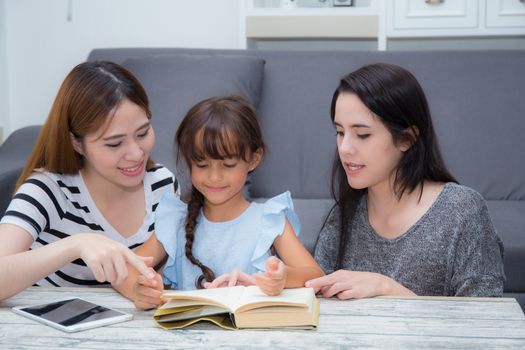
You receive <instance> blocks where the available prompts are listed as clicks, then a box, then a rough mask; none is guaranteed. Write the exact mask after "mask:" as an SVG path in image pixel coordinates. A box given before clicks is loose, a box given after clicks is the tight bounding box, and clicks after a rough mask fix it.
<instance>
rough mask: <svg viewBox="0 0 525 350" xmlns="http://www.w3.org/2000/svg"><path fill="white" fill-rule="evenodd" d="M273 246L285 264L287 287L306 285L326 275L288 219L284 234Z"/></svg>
mask: <svg viewBox="0 0 525 350" xmlns="http://www.w3.org/2000/svg"><path fill="white" fill-rule="evenodd" d="M273 246H274V248H275V250H276V251H277V254H278V255H279V257H280V258H281V260H282V261H283V262H284V264H285V266H284V270H285V273H286V284H285V288H297V287H304V283H305V282H306V281H308V280H310V279H312V278H316V277H320V276H323V275H324V272H323V270H322V269H321V267H320V266H319V265H318V264H317V262H316V261H315V260H314V258H313V257H312V255H311V254H310V253H309V252H308V250H306V248H305V247H304V246H303V244H302V243H301V241H300V240H299V238H297V236H296V234H295V232H294V231H293V229H292V226H291V225H290V223H289V222H288V220H285V224H284V232H283V234H282V235H281V236H279V237H277V238H276V239H275V241H274V243H273Z"/></svg>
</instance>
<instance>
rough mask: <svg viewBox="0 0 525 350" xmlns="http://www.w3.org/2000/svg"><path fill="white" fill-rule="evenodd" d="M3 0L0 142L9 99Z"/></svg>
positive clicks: (0, 14)
mask: <svg viewBox="0 0 525 350" xmlns="http://www.w3.org/2000/svg"><path fill="white" fill-rule="evenodd" d="M5 8H6V7H5V0H0V130H2V132H1V133H0V143H1V142H2V141H3V138H4V137H5V134H6V130H7V129H8V128H9V123H8V122H9V104H8V102H9V99H8V96H7V94H8V89H7V42H6V38H7V33H6V29H7V26H6V15H5V12H6V11H5Z"/></svg>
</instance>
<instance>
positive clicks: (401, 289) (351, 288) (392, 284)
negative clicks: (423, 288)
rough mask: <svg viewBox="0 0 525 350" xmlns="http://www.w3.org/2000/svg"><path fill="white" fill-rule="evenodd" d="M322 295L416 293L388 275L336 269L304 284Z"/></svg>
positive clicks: (365, 296)
mask: <svg viewBox="0 0 525 350" xmlns="http://www.w3.org/2000/svg"><path fill="white" fill-rule="evenodd" d="M305 285H306V286H307V287H312V288H314V289H315V291H316V293H317V292H318V293H321V294H322V295H323V297H325V298H330V297H333V296H336V297H337V298H339V299H354V298H356V299H357V298H368V297H375V296H379V295H392V296H403V295H416V294H415V293H414V292H412V291H411V290H410V289H408V288H406V287H405V286H403V285H402V284H400V283H398V282H396V281H395V280H393V279H392V278H390V277H387V276H385V275H382V274H379V273H374V272H361V271H349V270H338V271H335V272H334V273H331V274H329V275H326V276H323V277H319V278H316V279H313V280H310V281H307V282H306V284H305Z"/></svg>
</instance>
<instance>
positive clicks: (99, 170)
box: [0, 62, 174, 300]
mask: <svg viewBox="0 0 525 350" xmlns="http://www.w3.org/2000/svg"><path fill="white" fill-rule="evenodd" d="M150 119H151V112H150V110H149V106H148V97H147V95H146V92H145V91H144V89H143V87H142V85H141V84H140V82H139V81H138V80H137V79H136V78H135V77H134V76H133V75H132V74H131V73H130V72H129V71H127V70H126V69H124V68H123V67H121V66H119V65H117V64H114V63H111V62H86V63H82V64H79V65H78V66H76V67H75V68H74V69H73V70H72V71H71V72H70V73H69V74H68V76H67V77H66V79H65V80H64V82H63V83H62V86H61V87H60V90H59V91H58V94H57V97H56V99H55V102H54V103H53V107H52V108H51V111H50V113H49V117H48V118H47V120H46V122H45V124H44V125H43V127H42V130H41V132H40V135H39V137H38V139H37V140H36V143H35V146H34V148H33V151H32V153H31V155H30V157H29V159H28V161H27V163H26V166H25V168H24V170H23V172H22V175H21V176H20V178H19V180H18V183H17V186H16V193H15V196H14V197H13V199H12V201H11V203H10V205H9V207H8V209H7V211H6V213H5V215H4V216H3V217H2V221H1V224H0V286H1V288H0V300H1V299H4V298H7V297H9V296H11V295H13V294H15V293H18V292H20V291H21V290H23V289H24V288H26V287H28V286H31V285H32V284H35V283H36V284H38V285H45V286H78V287H86V286H109V283H108V282H115V283H117V284H119V283H121V281H122V280H123V279H124V278H125V277H126V275H127V269H126V262H128V263H129V264H130V265H132V266H134V268H135V269H138V270H139V271H142V272H143V273H145V274H147V273H149V272H148V267H147V266H146V264H145V263H144V262H143V261H142V259H141V258H140V257H138V256H136V255H135V254H133V252H132V251H131V250H130V249H129V248H134V247H136V246H138V245H140V244H142V243H143V242H144V241H145V240H146V239H148V238H149V236H150V235H151V233H152V231H153V219H154V215H153V214H154V211H155V207H156V205H157V203H158V201H159V200H160V198H161V196H162V195H163V194H164V193H166V192H170V193H173V192H174V179H173V174H171V172H169V171H168V170H167V169H165V168H163V167H161V166H157V165H155V163H154V162H153V161H152V160H151V158H150V153H151V149H152V148H153V145H154V142H155V136H154V134H153V129H152V128H151V124H150ZM128 247H129V248H128Z"/></svg>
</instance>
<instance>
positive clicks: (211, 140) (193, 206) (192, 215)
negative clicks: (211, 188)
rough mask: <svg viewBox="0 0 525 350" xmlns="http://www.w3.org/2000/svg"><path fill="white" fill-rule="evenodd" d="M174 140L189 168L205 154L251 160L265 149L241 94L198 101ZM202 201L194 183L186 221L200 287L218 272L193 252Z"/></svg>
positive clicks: (187, 250) (189, 255)
mask: <svg viewBox="0 0 525 350" xmlns="http://www.w3.org/2000/svg"><path fill="white" fill-rule="evenodd" d="M175 141H176V144H177V159H179V158H180V155H182V156H183V157H184V160H185V161H186V164H187V165H188V167H189V168H190V169H191V162H192V161H202V160H204V159H206V158H212V159H225V158H230V157H240V158H241V159H243V160H244V161H247V162H249V161H250V159H251V157H252V155H253V153H254V152H255V151H257V150H258V149H261V150H262V151H263V152H264V150H265V148H266V147H265V145H264V142H263V139H262V133H261V128H260V126H259V122H258V120H257V115H256V113H255V110H254V109H253V107H252V106H251V105H250V104H249V102H248V101H247V100H246V99H244V98H243V97H240V96H224V97H212V98H208V99H206V100H203V101H201V102H199V103H197V104H196V105H195V106H193V107H192V108H191V109H190V110H189V111H188V113H187V114H186V116H185V117H184V119H183V120H182V122H181V124H180V126H179V128H178V129H177V133H176V136H175ZM203 204H204V196H203V195H202V193H200V192H199V191H198V190H197V189H196V188H195V187H194V186H192V189H191V196H190V200H189V202H188V214H187V216H186V222H185V231H186V245H185V254H186V257H187V258H188V260H189V261H191V263H192V264H194V265H197V266H198V267H200V269H201V270H202V275H200V276H199V277H198V278H197V280H196V281H195V286H196V287H197V288H202V283H203V282H204V281H205V280H206V281H208V282H211V281H213V280H214V279H215V273H214V272H213V271H212V270H211V269H210V268H209V267H207V266H206V265H204V264H203V263H202V262H201V261H199V259H197V258H195V257H194V256H193V252H192V248H193V241H194V239H195V229H196V227H197V217H198V215H199V212H200V209H201V208H202V206H203Z"/></svg>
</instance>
